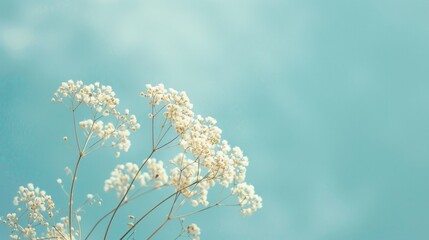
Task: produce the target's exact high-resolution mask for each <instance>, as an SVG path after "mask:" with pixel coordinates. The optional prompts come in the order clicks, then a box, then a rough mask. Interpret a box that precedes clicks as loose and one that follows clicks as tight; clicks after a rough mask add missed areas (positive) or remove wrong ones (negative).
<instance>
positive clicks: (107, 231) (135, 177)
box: [104, 149, 156, 240]
mask: <svg viewBox="0 0 429 240" xmlns="http://www.w3.org/2000/svg"><path fill="white" fill-rule="evenodd" d="M155 151H156V149H152V151H151V153H150V154H149V156H148V157H147V158H146V160H145V161H144V162H143V163H142V165H141V166H140V168H139V170H138V171H137V173H136V174H135V175H134V177H133V179H132V180H131V183H130V185H129V186H128V188H127V191H126V192H125V194H124V196H123V197H122V199H121V201H120V202H119V203H118V205H117V206H116V208H115V210H114V211H113V214H112V217H110V220H109V224H108V225H107V228H106V232H105V234H104V240H106V239H107V234H108V233H109V229H110V225H111V224H112V221H113V218H114V217H115V215H116V212H117V211H118V209H119V208H120V207H121V205H122V203H123V202H124V201H125V199H126V197H127V194H128V192H129V191H130V190H131V187H132V186H133V184H134V182H135V180H136V179H137V176H138V175H139V173H140V172H141V170H142V169H143V167H144V166H145V165H146V163H147V161H148V160H149V159H150V158H151V157H152V155H153V154H154V153H155Z"/></svg>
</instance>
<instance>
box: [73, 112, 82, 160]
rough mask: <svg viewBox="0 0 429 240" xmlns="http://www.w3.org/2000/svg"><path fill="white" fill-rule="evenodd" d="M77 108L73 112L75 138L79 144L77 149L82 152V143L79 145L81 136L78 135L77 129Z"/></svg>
mask: <svg viewBox="0 0 429 240" xmlns="http://www.w3.org/2000/svg"><path fill="white" fill-rule="evenodd" d="M75 110H76V109H73V110H72V113H73V129H74V138H75V140H76V145H77V149H78V151H79V152H80V145H79V137H78V135H77V129H76V113H75Z"/></svg>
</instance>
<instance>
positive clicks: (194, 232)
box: [186, 223, 201, 240]
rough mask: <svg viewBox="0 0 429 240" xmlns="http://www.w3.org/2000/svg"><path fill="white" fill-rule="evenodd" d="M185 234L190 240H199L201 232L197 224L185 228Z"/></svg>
mask: <svg viewBox="0 0 429 240" xmlns="http://www.w3.org/2000/svg"><path fill="white" fill-rule="evenodd" d="M186 232H187V233H188V235H189V237H190V238H192V240H200V235H201V230H200V228H199V227H198V226H197V224H195V223H192V224H190V225H189V226H187V227H186Z"/></svg>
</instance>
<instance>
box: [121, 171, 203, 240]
mask: <svg viewBox="0 0 429 240" xmlns="http://www.w3.org/2000/svg"><path fill="white" fill-rule="evenodd" d="M206 177H207V175H206V176H205V177H203V178H202V179H200V180H197V181H195V182H193V183H191V184H189V185H188V186H185V187H183V188H181V189H178V190H176V191H175V192H174V193H172V194H170V195H168V196H167V197H165V198H164V199H163V200H162V201H161V202H159V203H158V204H156V205H155V206H154V207H152V208H151V209H150V210H149V211H147V212H146V213H145V214H144V215H143V216H142V217H140V218H139V219H138V220H137V221H136V222H135V223H134V225H133V226H132V227H130V228H129V229H128V231H127V232H126V233H125V234H124V235H122V237H121V238H120V240H122V239H124V237H125V236H126V235H127V234H128V233H130V232H131V230H133V229H134V228H135V227H136V226H137V225H138V224H139V223H140V222H141V221H142V220H143V219H144V218H145V217H146V216H147V215H149V214H150V213H151V212H153V211H154V210H155V209H157V208H158V207H159V206H161V205H162V204H163V203H164V202H166V201H167V200H168V199H170V198H171V197H173V196H174V195H176V194H177V193H178V192H182V191H183V190H184V189H186V188H188V187H191V186H193V185H195V184H198V183H200V182H202V181H203V180H205V179H206Z"/></svg>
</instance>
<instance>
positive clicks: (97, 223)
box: [85, 188, 156, 240]
mask: <svg viewBox="0 0 429 240" xmlns="http://www.w3.org/2000/svg"><path fill="white" fill-rule="evenodd" d="M155 189H156V188H152V189H150V190H148V191H145V192H142V193H140V194H133V196H131V197H130V198H129V199H128V200H125V201H124V202H123V203H122V206H124V205H125V204H127V203H129V202H131V201H133V200H134V199H137V198H139V197H141V196H143V195H145V194H147V193H149V192H152V191H154V190H155ZM113 211H115V209H112V210H111V211H109V212H108V213H106V214H104V215H103V217H101V218H100V219H99V220H98V221H97V222H96V223H95V225H94V226H93V227H92V228H91V231H89V233H88V235H87V236H86V237H85V240H87V239H88V238H89V236H90V235H91V234H92V232H94V230H95V229H96V228H97V226H98V225H99V224H100V223H101V222H102V221H103V220H104V219H105V218H106V217H108V216H109V215H110V214H112V213H113Z"/></svg>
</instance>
